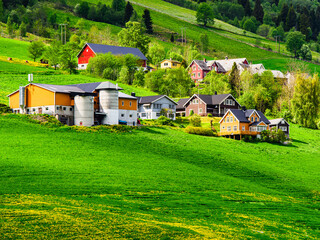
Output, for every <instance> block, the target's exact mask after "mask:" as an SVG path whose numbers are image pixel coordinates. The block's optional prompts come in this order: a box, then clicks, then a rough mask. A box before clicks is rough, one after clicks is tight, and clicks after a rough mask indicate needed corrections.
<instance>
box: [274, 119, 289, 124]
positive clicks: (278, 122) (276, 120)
mask: <svg viewBox="0 0 320 240" xmlns="http://www.w3.org/2000/svg"><path fill="white" fill-rule="evenodd" d="M282 121H285V122H286V123H287V124H288V125H290V124H289V123H288V122H287V121H286V120H285V119H284V118H276V119H271V120H269V122H270V125H278V124H280V123H281V122H282Z"/></svg>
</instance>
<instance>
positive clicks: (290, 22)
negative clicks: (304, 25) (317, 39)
mask: <svg viewBox="0 0 320 240" xmlns="http://www.w3.org/2000/svg"><path fill="white" fill-rule="evenodd" d="M296 24H297V14H296V12H295V11H294V8H293V6H292V5H291V7H290V9H289V12H288V15H287V20H286V24H285V31H289V30H290V29H291V28H293V27H295V26H296Z"/></svg>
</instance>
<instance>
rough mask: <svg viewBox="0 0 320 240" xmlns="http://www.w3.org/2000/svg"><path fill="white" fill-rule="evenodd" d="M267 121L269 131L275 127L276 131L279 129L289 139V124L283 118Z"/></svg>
mask: <svg viewBox="0 0 320 240" xmlns="http://www.w3.org/2000/svg"><path fill="white" fill-rule="evenodd" d="M269 121H270V124H269V128H270V129H271V128H273V127H275V128H276V129H277V130H278V129H281V130H282V131H283V132H284V133H285V134H286V136H287V138H289V134H290V129H289V128H290V124H289V123H288V122H287V121H286V120H285V119H284V118H277V119H271V120H269Z"/></svg>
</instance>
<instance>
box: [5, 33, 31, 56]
mask: <svg viewBox="0 0 320 240" xmlns="http://www.w3.org/2000/svg"><path fill="white" fill-rule="evenodd" d="M29 45H30V43H29V42H25V41H19V40H15V39H9V38H3V37H0V46H1V50H0V56H5V57H11V58H13V59H14V58H18V59H22V60H29V61H30V60H32V59H31V58H30V57H29V52H28V46H29Z"/></svg>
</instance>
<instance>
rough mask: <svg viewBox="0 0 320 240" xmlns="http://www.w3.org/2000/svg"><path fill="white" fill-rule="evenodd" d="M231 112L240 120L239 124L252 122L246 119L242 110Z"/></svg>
mask: <svg viewBox="0 0 320 240" xmlns="http://www.w3.org/2000/svg"><path fill="white" fill-rule="evenodd" d="M230 112H232V114H233V115H234V116H235V117H236V118H237V119H238V120H239V122H245V123H249V122H250V121H249V120H248V118H246V115H245V112H244V111H243V110H241V109H230Z"/></svg>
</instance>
